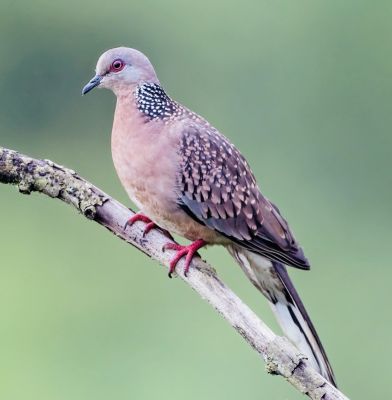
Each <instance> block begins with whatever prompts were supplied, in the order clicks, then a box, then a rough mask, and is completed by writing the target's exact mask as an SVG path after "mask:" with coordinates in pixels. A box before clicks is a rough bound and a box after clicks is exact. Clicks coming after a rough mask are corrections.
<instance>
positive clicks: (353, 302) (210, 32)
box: [0, 0, 392, 400]
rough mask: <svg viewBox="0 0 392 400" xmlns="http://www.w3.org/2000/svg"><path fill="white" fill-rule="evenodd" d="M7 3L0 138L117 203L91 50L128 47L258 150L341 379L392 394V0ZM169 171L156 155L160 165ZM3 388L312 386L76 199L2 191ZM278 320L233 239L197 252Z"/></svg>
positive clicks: (244, 391) (183, 392)
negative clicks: (267, 356) (288, 379)
mask: <svg viewBox="0 0 392 400" xmlns="http://www.w3.org/2000/svg"><path fill="white" fill-rule="evenodd" d="M228 3H229V2H227V1H223V0H221V1H213V2H212V1H205V0H199V1H180V0H166V1H159V2H158V1H155V2H154V1H151V0H143V1H137V2H136V1H130V0H126V1H125V0H117V1H116V2H103V1H92V0H87V1H83V2H81V1H75V0H68V1H45V0H36V1H28V0H21V1H18V2H15V1H10V0H2V1H1V3H0V54H1V62H0V139H1V140H0V145H1V146H5V147H9V148H12V149H17V150H19V151H21V152H24V153H26V154H29V155H32V156H34V157H38V158H49V159H52V160H54V161H56V162H58V163H61V164H63V165H66V166H68V167H71V168H73V169H75V170H77V171H78V172H79V173H80V174H81V175H83V176H84V177H86V178H87V179H89V180H91V181H92V182H94V183H95V184H96V185H98V186H99V187H101V188H102V189H103V190H105V191H106V192H108V193H110V194H111V195H113V196H114V197H116V198H117V199H119V200H120V201H122V202H124V203H125V204H129V205H130V206H131V204H130V203H129V200H128V198H127V196H126V195H125V193H124V191H123V189H122V187H121V186H120V184H119V182H118V180H117V177H116V175H115V172H114V168H113V166H112V161H111V154H110V130H111V124H112V116H113V109H114V105H115V99H114V96H113V95H112V94H111V93H109V92H107V91H94V92H93V93H92V94H90V95H88V96H86V97H83V98H82V97H81V95H80V91H81V88H82V86H83V85H84V84H85V83H86V82H87V81H88V80H89V79H90V78H91V76H92V75H93V70H94V66H95V63H96V60H97V58H98V56H99V55H100V54H101V53H102V52H103V51H104V50H106V49H108V48H110V47H115V46H118V45H126V46H130V47H136V48H138V49H140V50H142V51H143V52H144V53H146V54H147V55H148V56H149V57H150V59H151V60H152V62H153V64H154V65H155V67H156V70H157V72H158V75H159V77H160V79H161V82H162V83H163V85H164V86H165V87H166V88H167V90H168V92H169V94H171V95H172V97H174V98H176V99H177V100H179V101H181V102H182V103H184V104H186V105H187V106H189V107H190V108H192V109H193V110H195V111H197V112H199V113H200V114H202V115H203V116H205V117H207V118H208V119H209V120H210V121H211V122H212V123H213V124H214V125H215V126H216V127H217V128H219V129H220V130H221V131H222V132H224V133H225V135H226V136H228V137H229V138H230V139H231V141H233V142H234V143H235V144H236V145H237V146H238V147H239V148H240V149H241V151H242V152H243V154H244V155H245V156H246V157H247V159H248V160H249V162H250V164H251V165H252V167H253V170H254V172H255V174H256V176H257V177H258V180H259V183H260V186H261V189H262V190H263V192H264V193H265V194H266V195H267V196H268V197H269V198H270V199H272V200H273V201H274V202H276V203H277V204H278V206H279V207H280V209H281V210H282V211H283V214H284V215H285V216H286V218H287V219H288V220H289V222H290V225H291V226H292V228H293V230H294V231H295V233H296V236H297V238H298V239H299V241H300V242H301V244H302V245H303V247H304V248H305V251H306V254H307V255H308V257H309V258H310V260H311V262H312V267H313V268H312V271H311V272H308V273H306V272H302V271H298V270H294V269H290V273H291V276H292V277H293V280H294V282H295V284H296V286H297V288H298V290H299V292H300V293H301V296H302V298H303V300H304V302H305V304H306V305H307V307H308V310H309V312H310V315H311V316H312V319H313V321H314V323H315V325H316V327H317V328H318V331H319V333H320V336H321V338H322V341H323V343H324V344H325V347H326V349H327V352H328V354H329V357H330V359H331V362H332V364H333V366H334V369H335V373H336V376H337V379H338V382H339V384H340V387H341V389H342V390H343V391H344V392H345V393H346V394H347V395H348V396H350V397H352V398H355V399H368V398H373V399H375V398H379V399H381V398H390V397H391V395H392V393H390V392H388V391H389V390H390V385H389V380H390V372H391V360H390V359H391V356H392V351H391V339H390V338H391V335H392V318H391V317H390V310H389V308H390V306H391V299H392V293H391V290H390V282H391V280H392V267H391V261H390V258H391V254H390V252H391V239H392V235H391V228H390V223H391V203H392V179H391V156H392V154H391V153H392V150H391V149H392V136H391V132H390V128H391V124H392V102H391V99H392V49H391V37H392V36H391V35H392V25H391V18H392V3H391V2H390V1H377V2H368V1H348V0H347V1H344V2H342V1H340V0H331V1H328V2H325V1H310V0H298V1H296V2H293V1H288V0H286V1H279V2H276V1H269V0H262V1H260V0H257V1H256V0H255V1H251V0H244V1H242V2H238V3H237V4H228ZM157 168H159V165H157ZM0 199H1V210H0V219H1V227H2V229H1V231H0V243H1V247H0V249H1V250H0V251H1V253H0V254H1V263H0V354H1V357H0V376H1V378H0V398H1V399H4V400H22V399H30V400H33V399H39V400H46V399H47V400H63V399H64V400H65V399H73V400H79V399H80V400H82V399H83V400H86V399H94V400H101V399H102V400H103V399H131V398H138V399H156V398H162V399H169V398H170V399H171V400H175V399H183V398H187V399H188V400H193V399H200V398H206V399H238V398H239V397H240V398H243V399H300V398H303V397H302V396H301V395H300V394H299V393H297V392H296V391H295V390H294V389H293V388H291V386H290V385H288V384H287V383H285V382H284V381H283V380H282V379H281V378H276V377H272V376H269V375H267V374H266V372H265V368H264V363H263V362H262V361H261V360H260V358H259V356H258V355H257V354H256V353H255V352H254V351H253V350H252V349H251V348H250V347H249V346H248V345H247V344H246V343H245V342H244V341H243V340H242V338H241V337H240V336H239V335H238V334H236V333H235V331H234V330H233V329H231V328H230V327H229V326H228V325H227V324H226V322H225V321H224V320H223V319H222V318H221V317H219V316H218V315H217V314H216V312H215V311H213V310H212V309H211V307H210V306H209V305H208V304H206V303H205V302H204V301H202V300H201V299H200V298H199V296H198V295H197V294H196V293H194V292H193V291H192V290H190V289H189V288H188V287H187V286H186V285H185V284H183V283H182V282H181V281H180V280H178V279H175V280H169V279H167V276H166V273H165V271H164V270H163V268H161V267H159V266H158V265H157V264H156V263H154V262H152V261H151V260H149V259H147V258H146V257H145V256H143V255H142V254H140V253H139V252H138V251H137V250H135V249H134V248H132V247H130V246H128V245H126V244H125V243H123V242H122V241H120V240H118V239H116V238H115V237H114V236H111V235H110V234H109V233H108V232H107V231H106V230H105V229H102V228H101V227H100V226H98V225H96V224H94V223H92V222H89V221H87V220H86V219H83V218H80V216H78V215H77V214H76V213H75V212H74V210H72V209H71V208H70V207H67V206H66V205H64V204H62V203H60V202H57V201H53V200H51V199H48V198H45V197H43V196H40V195H36V194H35V195H32V196H29V197H25V196H22V195H19V194H18V193H17V190H16V189H15V188H14V187H10V186H4V185H0ZM202 255H203V257H205V258H206V259H207V260H208V261H209V262H211V263H212V264H213V265H214V266H215V267H216V268H217V269H218V271H219V274H220V275H221V277H222V278H223V280H225V281H226V282H227V283H228V284H229V285H230V286H231V287H232V288H233V289H234V290H235V292H236V293H238V294H239V295H240V296H241V297H242V298H243V299H244V301H245V302H247V303H248V304H249V305H250V306H251V307H252V308H253V309H254V310H255V311H257V312H258V313H259V315H260V316H261V317H262V318H263V319H264V320H265V321H266V322H267V323H268V324H269V325H270V326H271V327H272V328H273V329H274V330H276V331H279V330H278V327H277V325H276V323H275V320H274V318H273V316H272V314H271V312H270V309H269V307H268V305H267V303H266V301H265V300H264V298H262V297H261V296H260V295H259V293H258V292H257V291H256V290H255V289H254V288H253V287H252V286H251V284H250V283H249V282H248V281H247V280H246V279H245V277H244V276H243V275H242V272H241V271H240V269H239V268H238V266H237V265H236V264H235V263H234V262H233V261H232V260H231V259H230V258H229V257H228V256H227V255H226V254H225V251H224V249H221V248H216V249H215V248H214V249H210V250H207V251H204V252H203V251H202Z"/></svg>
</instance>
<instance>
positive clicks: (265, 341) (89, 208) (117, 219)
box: [0, 147, 347, 400]
mask: <svg viewBox="0 0 392 400" xmlns="http://www.w3.org/2000/svg"><path fill="white" fill-rule="evenodd" d="M0 182H1V183H9V184H14V185H17V186H18V188H19V191H20V192H21V193H24V194H30V193H31V192H40V193H43V194H45V195H47V196H49V197H52V198H58V199H60V200H62V201H64V202H66V203H68V204H70V205H72V206H73V207H75V208H76V209H77V210H79V211H80V212H81V213H82V214H83V215H84V216H85V217H87V218H88V219H91V220H94V221H96V222H97V223H98V224H100V225H103V226H105V227H106V228H107V229H108V230H109V231H111V232H112V233H114V234H115V235H116V236H118V237H120V238H121V239H123V240H125V241H126V242H128V243H129V244H132V245H133V246H135V247H137V248H138V249H139V250H141V251H143V252H144V253H145V254H147V255H148V256H150V257H152V258H153V259H155V260H157V261H158V262H159V263H161V264H162V265H164V266H165V267H168V266H169V261H170V258H171V256H173V253H172V251H170V250H168V251H165V252H163V251H162V246H163V244H164V243H167V242H168V238H167V237H166V236H165V235H164V234H163V233H162V232H160V231H159V230H152V231H151V232H150V233H149V234H148V235H147V237H143V227H144V224H143V223H140V222H137V223H135V224H134V225H132V226H130V227H128V228H127V229H126V231H124V225H125V222H126V221H127V220H128V219H129V218H130V217H131V216H132V215H133V214H132V212H131V211H130V210H129V209H128V208H126V207H125V206H123V205H122V204H120V203H119V202H118V201H117V200H115V199H113V198H111V197H110V196H109V195H107V194H106V193H104V192H102V191H101V190H100V189H98V188H97V187H95V186H94V185H92V184H91V183H89V182H87V181H86V180H84V179H83V178H81V177H80V176H79V175H77V174H76V173H75V172H74V171H72V170H70V169H67V168H65V167H62V166H60V165H57V164H55V163H53V162H51V161H49V160H36V159H33V158H30V157H27V156H24V155H21V154H19V153H17V152H16V151H13V150H8V149H5V148H2V147H0ZM182 267H183V261H180V263H179V270H180V271H181V268H182ZM179 276H180V278H181V279H182V280H183V281H184V282H186V283H187V284H188V285H189V286H190V287H192V288H193V289H194V290H195V291H196V292H197V293H198V294H199V295H200V296H201V297H202V298H203V299H205V300H207V301H208V302H209V303H210V304H211V305H212V306H213V307H214V308H215V309H216V310H217V311H218V312H219V313H220V314H221V315H222V316H223V317H224V318H225V319H226V320H227V321H228V322H229V323H230V325H231V326H233V328H234V329H235V330H236V331H237V332H238V333H239V334H240V335H241V336H242V337H243V338H244V339H245V340H246V341H247V342H248V343H249V344H250V345H251V346H252V347H253V348H254V349H255V350H256V351H257V352H258V353H259V354H260V355H261V356H262V357H263V359H264V360H265V362H266V364H267V371H268V372H269V373H270V374H275V375H281V376H283V377H284V378H285V379H286V380H287V381H288V382H290V383H291V384H292V385H293V386H294V387H295V388H296V389H298V390H299V391H300V392H302V393H304V394H306V395H308V396H309V397H310V398H311V399H323V400H338V399H339V400H341V399H347V397H346V396H344V395H343V394H342V393H341V392H340V391H338V390H337V389H336V388H335V387H333V386H332V385H331V384H330V383H329V382H327V381H326V380H325V379H324V378H323V377H322V376H321V375H320V374H318V373H317V372H316V371H315V370H313V369H312V368H311V366H310V365H309V363H308V361H307V359H306V357H304V356H303V355H302V354H300V353H299V351H298V350H297V349H296V348H295V347H294V346H293V345H292V344H291V343H290V342H289V341H288V340H287V339H286V338H283V337H279V336H276V335H275V334H274V333H273V332H272V331H271V329H270V328H269V327H268V326H267V325H265V324H264V322H263V321H261V320H260V319H259V318H258V317H257V315H256V314H255V313H254V312H253V311H252V310H251V309H250V308H249V307H248V306H247V305H245V304H244V303H243V302H242V301H241V299H240V298H238V297H237V296H236V295H235V294H234V293H233V292H232V291H231V290H230V289H229V288H228V287H227V286H226V285H225V284H224V283H223V282H222V281H221V280H220V279H219V278H218V276H217V274H216V272H215V270H214V269H213V268H212V267H211V266H209V265H208V264H206V263H205V262H203V261H202V260H201V259H199V258H196V259H194V260H193V262H192V266H191V269H190V272H189V274H188V277H185V276H184V275H183V274H179Z"/></svg>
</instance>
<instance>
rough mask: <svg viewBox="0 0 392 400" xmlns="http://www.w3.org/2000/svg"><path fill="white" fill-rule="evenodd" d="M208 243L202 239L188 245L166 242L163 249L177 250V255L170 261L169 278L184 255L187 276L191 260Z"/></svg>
mask: <svg viewBox="0 0 392 400" xmlns="http://www.w3.org/2000/svg"><path fill="white" fill-rule="evenodd" d="M206 244H207V243H206V242H205V241H204V240H202V239H199V240H196V241H195V242H193V243H191V244H189V245H187V246H182V245H180V244H177V243H166V244H165V245H164V246H163V248H162V250H163V251H165V250H176V252H177V253H176V255H175V256H174V257H173V258H172V260H171V261H170V268H169V278H171V277H172V274H173V272H174V271H175V269H176V265H177V263H178V262H179V261H180V260H181V258H182V257H184V256H186V257H185V267H184V275H185V276H187V274H188V271H189V267H190V265H191V261H192V259H193V256H194V255H195V254H197V250H199V249H200V248H202V247H203V246H205V245H206Z"/></svg>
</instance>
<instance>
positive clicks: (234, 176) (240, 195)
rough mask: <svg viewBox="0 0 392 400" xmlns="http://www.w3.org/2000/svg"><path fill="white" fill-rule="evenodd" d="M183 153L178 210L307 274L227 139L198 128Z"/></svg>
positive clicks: (283, 225) (189, 133) (185, 137)
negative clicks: (180, 209) (181, 209)
mask: <svg viewBox="0 0 392 400" xmlns="http://www.w3.org/2000/svg"><path fill="white" fill-rule="evenodd" d="M179 153H180V157H181V165H180V169H179V174H178V183H179V188H180V193H179V199H178V204H179V205H180V207H182V208H183V209H184V210H185V211H186V212H187V213H188V214H189V215H190V216H192V217H193V218H194V219H195V220H196V221H198V222H200V223H202V224H204V225H206V226H208V227H210V228H212V229H216V230H217V231H218V232H220V233H221V234H223V235H225V236H227V237H229V238H230V239H232V240H233V241H235V242H236V243H238V244H240V245H241V246H243V247H245V248H247V249H249V250H252V251H254V252H257V253H259V254H261V255H264V256H266V257H268V258H270V259H273V260H277V261H281V262H283V263H285V264H289V265H292V266H295V267H298V268H303V269H309V264H308V261H307V259H306V258H305V256H304V254H303V252H302V249H301V248H300V247H299V246H298V244H297V242H296V241H295V239H294V237H293V235H292V233H291V231H290V229H289V227H288V224H287V222H286V220H285V219H284V218H283V217H282V216H281V214H280V212H279V210H278V208H277V207H276V206H274V205H273V204H272V203H271V202H270V201H269V200H267V199H266V198H265V197H264V196H263V195H262V194H261V193H260V190H259V188H258V186H257V183H256V179H255V177H254V175H253V173H252V171H251V169H250V167H249V165H248V163H247V162H246V160H245V158H244V157H243V156H242V155H241V154H240V152H239V151H238V150H237V149H236V148H235V147H234V146H233V145H232V144H231V143H230V142H229V141H228V140H227V139H226V138H225V137H224V136H223V135H221V134H220V133H219V132H218V131H217V130H216V129H214V128H212V127H211V126H209V125H207V124H197V123H195V124H193V125H191V126H188V127H187V129H186V130H185V131H184V132H183V134H182V137H181V141H180V145H179Z"/></svg>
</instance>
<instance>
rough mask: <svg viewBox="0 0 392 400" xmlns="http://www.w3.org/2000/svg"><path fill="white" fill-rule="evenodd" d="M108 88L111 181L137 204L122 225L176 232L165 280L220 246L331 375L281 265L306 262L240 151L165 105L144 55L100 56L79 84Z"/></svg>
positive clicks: (183, 111)
mask: <svg viewBox="0 0 392 400" xmlns="http://www.w3.org/2000/svg"><path fill="white" fill-rule="evenodd" d="M96 87H98V88H106V89H109V90H111V91H112V92H113V93H114V94H115V96H116V98H117V101H116V106H115V112H114V119H113V127H112V134H111V150H112V158H113V163H114V166H115V169H116V172H117V175H118V177H119V179H120V181H121V183H122V185H123V187H124V188H125V190H126V192H127V194H128V196H129V197H130V199H131V200H132V201H133V203H134V204H135V205H136V206H137V207H138V208H139V210H140V211H139V212H138V213H136V214H135V215H134V216H133V217H132V218H130V220H129V221H128V222H127V224H126V226H125V227H124V229H126V227H127V225H131V224H133V223H135V222H136V221H142V222H144V223H145V224H146V226H145V230H144V233H145V234H148V232H149V231H150V230H151V229H153V228H154V227H160V228H162V229H164V230H166V231H168V232H172V233H175V234H178V235H180V236H181V237H183V238H185V239H188V240H190V241H191V243H190V244H188V245H180V244H176V243H173V242H169V243H168V244H167V245H165V246H164V249H165V250H167V249H171V250H175V255H174V257H173V258H172V260H171V262H170V270H169V276H171V274H172V273H173V272H174V271H175V268H176V265H177V263H178V261H179V260H180V259H182V258H183V257H185V270H184V273H185V274H187V273H188V271H189V267H190V264H191V260H192V258H193V257H194V256H195V255H197V254H198V253H197V251H198V250H199V249H200V248H202V247H204V246H208V245H222V246H223V247H225V248H226V249H227V250H228V252H229V253H230V254H231V255H232V256H233V258H234V259H235V261H236V262H237V263H238V264H239V265H240V267H241V268H242V270H243V271H244V273H245V275H246V276H247V277H248V278H249V280H250V281H251V282H252V283H253V285H254V286H255V287H256V288H257V289H258V290H259V291H260V292H261V293H262V294H263V295H264V296H265V297H266V298H267V299H268V301H269V303H270V305H271V307H272V310H273V311H274V313H275V315H276V318H277V320H278V322H279V324H280V326H281V328H282V330H283V332H284V333H285V335H286V336H287V337H288V338H289V340H291V341H292V342H293V343H294V344H295V345H296V346H297V347H298V349H299V350H300V351H301V352H302V353H304V355H305V356H306V357H307V358H308V360H309V362H310V363H311V365H312V366H313V367H314V368H315V369H316V371H318V372H319V373H320V374H321V375H322V376H323V377H324V378H325V379H327V380H328V381H329V382H330V383H331V384H333V385H334V386H337V384H336V379H335V376H334V373H333V370H332V367H331V364H330V362H329V360H328V357H327V354H326V352H325V350H324V348H323V345H322V343H321V341H320V338H319V336H318V334H317V332H316V329H315V327H314V325H313V323H312V321H311V319H310V317H309V315H308V313H307V311H306V309H305V307H304V304H303V302H302V301H301V298H300V297H299V295H298V292H297V291H296V289H295V287H294V285H293V283H292V281H291V279H290V277H289V274H288V272H287V268H286V266H291V267H295V268H299V269H302V270H309V269H310V263H309V261H308V259H307V258H306V257H305V255H304V252H303V249H302V247H301V246H300V245H299V244H298V242H297V240H296V239H295V238H294V235H293V233H292V231H291V229H290V228H289V225H288V223H287V221H286V219H285V218H284V217H283V216H282V214H281V212H280V211H279V209H278V207H277V206H276V205H275V204H274V203H272V202H271V201H270V200H269V199H267V197H265V196H264V195H263V194H262V193H261V191H260V189H259V186H258V184H257V181H256V178H255V175H254V173H253V172H252V170H251V168H250V166H249V164H248V162H247V161H246V159H245V158H244V156H243V155H242V154H241V153H240V151H239V150H238V149H237V148H236V147H235V146H234V145H233V144H232V143H231V142H230V141H229V139H227V138H226V137H225V136H224V135H223V134H222V133H221V132H220V131H219V130H218V129H216V128H215V127H214V126H212V125H211V124H210V123H209V122H208V121H207V120H206V119H204V118H203V117H201V116H199V115H198V114H197V113H195V112H193V111H191V110H190V109H188V108H187V107H185V106H183V105H181V104H180V103H179V102H177V101H176V100H174V99H172V98H171V97H170V96H169V94H168V93H167V92H166V90H165V89H164V88H163V86H162V85H161V83H160V81H159V79H158V77H157V74H156V72H155V69H154V67H153V65H152V63H151V62H150V60H149V59H148V58H147V56H146V55H144V54H143V53H142V52H140V51H138V50H136V49H132V48H127V47H117V48H112V49H109V50H107V51H105V52H104V53H103V54H102V55H101V56H100V57H99V59H98V62H97V64H96V69H95V76H94V77H93V78H92V79H91V80H90V81H89V82H88V83H87V84H86V85H85V86H84V87H83V89H82V94H83V95H85V94H87V93H88V92H90V91H91V90H92V89H94V88H96Z"/></svg>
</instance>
